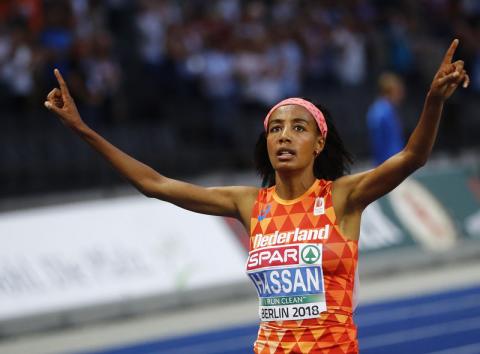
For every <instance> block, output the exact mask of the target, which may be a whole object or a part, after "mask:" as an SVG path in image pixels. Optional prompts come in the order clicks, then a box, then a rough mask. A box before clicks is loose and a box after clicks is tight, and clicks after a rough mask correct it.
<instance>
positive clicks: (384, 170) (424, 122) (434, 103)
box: [335, 39, 470, 211]
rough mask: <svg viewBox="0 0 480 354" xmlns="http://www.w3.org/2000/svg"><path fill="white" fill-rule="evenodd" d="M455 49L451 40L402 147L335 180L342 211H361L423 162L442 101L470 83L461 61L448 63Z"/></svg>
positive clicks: (434, 136) (429, 148) (432, 141)
mask: <svg viewBox="0 0 480 354" xmlns="http://www.w3.org/2000/svg"><path fill="white" fill-rule="evenodd" d="M457 46H458V39H455V40H454V41H453V42H452V44H451V45H450V48H449V49H448V50H447V52H446V54H445V56H444V58H443V60H442V63H441V65H440V68H439V69H438V71H437V73H436V74H435V77H434V78H433V81H432V84H431V86H430V90H429V92H428V94H427V97H426V99H425V104H424V107H423V111H422V114H421V116H420V119H419V121H418V124H417V126H416V127H415V130H414V131H413V133H412V135H411V136H410V138H409V140H408V142H407V144H406V146H405V148H404V149H403V150H402V151H401V152H399V153H398V154H396V155H394V156H392V157H391V158H390V159H388V160H387V161H385V162H384V163H383V164H381V165H380V166H378V167H376V168H375V169H372V170H370V171H366V172H364V173H360V174H355V175H351V176H346V177H343V178H341V179H339V180H338V182H337V183H336V186H335V188H336V189H337V190H338V191H339V194H341V195H342V194H343V196H342V197H343V198H342V199H343V200H345V205H343V208H345V209H347V210H350V211H354V210H360V211H361V210H363V209H364V208H365V207H366V206H367V205H368V204H370V203H371V202H373V201H374V200H376V199H378V198H380V197H381V196H383V195H385V194H386V193H388V192H390V191H391V190H392V189H394V188H395V187H396V186H398V185H399V184H400V183H401V182H402V181H403V180H405V178H407V177H408V176H409V175H410V174H412V173H413V172H414V171H415V170H417V169H418V168H420V167H421V166H423V165H424V164H425V163H426V161H427V159H428V157H429V155H430V152H431V151H432V148H433V144H434V142H435V139H436V137H437V131H438V126H439V123H440V117H441V114H442V109H443V104H444V102H445V101H446V100H447V99H448V98H449V97H450V96H451V95H452V94H453V92H454V91H455V90H456V89H457V87H458V85H460V84H462V83H463V87H464V88H466V87H467V86H468V84H469V81H470V80H469V77H468V75H467V73H466V72H465V70H464V69H463V66H464V63H463V61H461V60H458V61H456V62H453V63H452V59H453V55H454V54H455V50H456V48H457Z"/></svg>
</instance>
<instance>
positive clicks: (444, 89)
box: [429, 39, 470, 101]
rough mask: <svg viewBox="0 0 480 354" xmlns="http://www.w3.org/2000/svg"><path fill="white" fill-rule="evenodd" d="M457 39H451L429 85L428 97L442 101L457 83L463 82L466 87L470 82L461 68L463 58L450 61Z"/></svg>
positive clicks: (451, 92) (455, 87)
mask: <svg viewBox="0 0 480 354" xmlns="http://www.w3.org/2000/svg"><path fill="white" fill-rule="evenodd" d="M458 42H459V41H458V39H455V40H453V42H452V44H451V45H450V48H448V50H447V52H446V53H445V56H444V58H443V61H442V63H441V64H440V68H439V69H438V71H437V73H436V74H435V77H434V78H433V81H432V84H431V86H430V92H429V95H430V97H435V98H439V99H441V100H443V101H445V100H446V99H448V98H449V97H450V96H451V95H452V94H453V93H454V92H455V90H456V89H457V87H458V85H460V84H462V83H463V87H464V88H467V87H468V85H469V84H470V78H469V77H468V74H467V72H466V71H465V69H464V68H463V66H464V62H463V60H457V61H455V62H453V63H452V59H453V55H454V54H455V50H456V49H457V47H458Z"/></svg>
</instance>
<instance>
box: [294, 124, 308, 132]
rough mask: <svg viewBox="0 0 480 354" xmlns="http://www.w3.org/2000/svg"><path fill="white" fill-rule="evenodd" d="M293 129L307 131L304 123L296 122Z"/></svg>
mask: <svg viewBox="0 0 480 354" xmlns="http://www.w3.org/2000/svg"><path fill="white" fill-rule="evenodd" d="M293 129H294V130H295V131H297V132H303V131H305V127H304V126H303V125H299V124H296V125H294V126H293Z"/></svg>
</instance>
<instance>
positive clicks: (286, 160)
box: [267, 105, 324, 172]
mask: <svg viewBox="0 0 480 354" xmlns="http://www.w3.org/2000/svg"><path fill="white" fill-rule="evenodd" d="M323 146H324V139H323V138H322V136H321V134H320V132H319V130H318V126H317V123H316V122H315V119H314V118H313V116H312V115H311V113H310V112H309V111H308V110H307V109H306V108H304V107H302V106H298V105H285V106H280V107H278V108H277V109H276V110H275V111H273V113H272V114H271V116H270V119H269V122H268V131H267V148H268V156H269V158H270V162H271V164H272V166H273V168H274V169H275V170H276V171H279V172H281V171H295V170H303V169H307V168H310V169H311V171H313V162H314V161H315V157H316V156H317V155H318V154H319V153H320V152H321V151H322V149H323Z"/></svg>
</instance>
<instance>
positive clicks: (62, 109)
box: [44, 69, 84, 128]
mask: <svg viewBox="0 0 480 354" xmlns="http://www.w3.org/2000/svg"><path fill="white" fill-rule="evenodd" d="M53 72H54V74H55V77H56V78H57V81H58V85H59V86H60V89H58V88H56V87H55V88H54V89H53V90H52V91H50V93H49V94H48V95H47V100H46V101H45V103H44V104H45V107H47V108H48V109H49V110H50V111H52V112H54V113H55V114H56V115H57V116H58V117H59V118H60V120H61V121H62V123H63V124H65V125H66V126H68V127H70V128H75V127H78V126H80V125H82V124H84V123H83V121H82V118H81V117H80V114H79V113H78V110H77V106H76V105H75V102H74V100H73V98H72V96H70V92H69V91H68V87H67V84H66V83H65V80H64V79H63V77H62V75H61V74H60V71H59V70H58V69H55V70H54V71H53Z"/></svg>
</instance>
